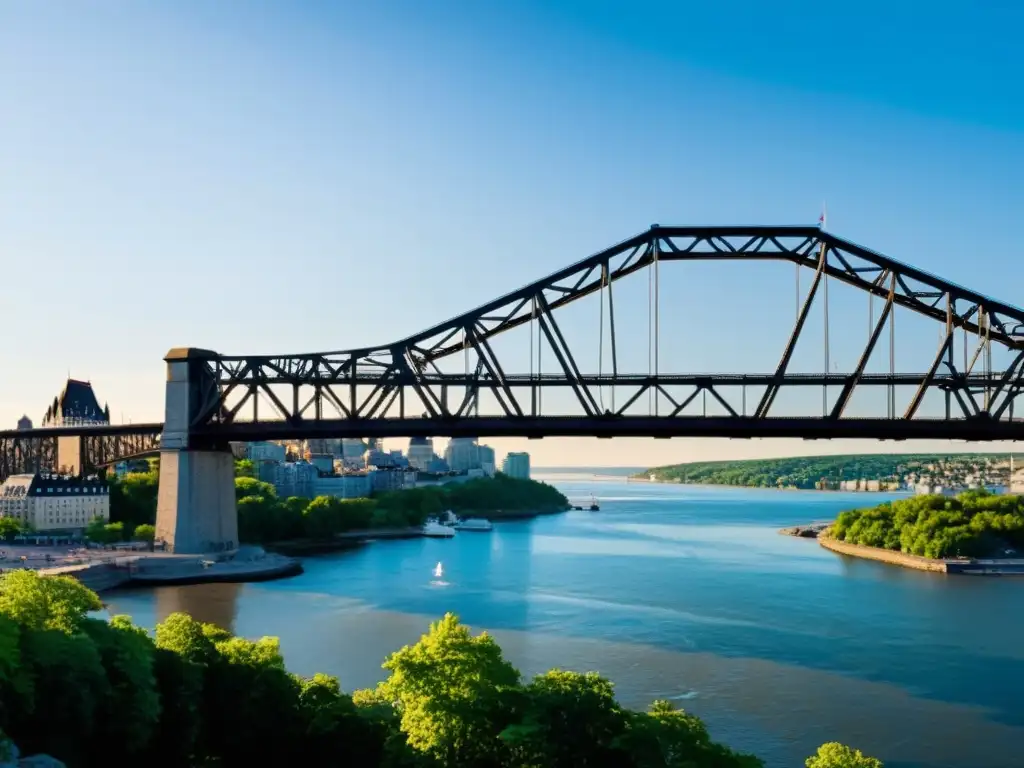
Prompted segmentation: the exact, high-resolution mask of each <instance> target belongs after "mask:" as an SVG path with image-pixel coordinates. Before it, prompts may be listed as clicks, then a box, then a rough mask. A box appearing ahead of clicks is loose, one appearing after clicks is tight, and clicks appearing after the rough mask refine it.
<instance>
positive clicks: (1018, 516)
mask: <svg viewBox="0 0 1024 768" xmlns="http://www.w3.org/2000/svg"><path fill="white" fill-rule="evenodd" d="M829 535H830V536H831V537H832V538H834V539H837V540H839V541H848V542H850V543H851V544H862V545H864V546H868V547H882V548H884V549H892V550H896V551H899V552H905V553H907V554H912V555H920V556H922V557H933V558H943V557H985V556H991V555H996V554H1000V553H1002V552H1004V551H1005V550H1007V549H1013V550H1017V549H1021V548H1024V499H1022V498H1021V497H1020V496H997V495H994V494H991V493H988V492H986V491H981V490H972V491H966V492H965V493H962V494H960V495H959V496H957V497H956V498H950V497H948V496H925V495H922V496H913V497H911V498H909V499H900V500H898V501H892V502H885V503H884V504H879V505H878V506H876V507H869V508H867V509H854V510H849V511H847V512H843V513H842V514H840V515H839V517H838V518H837V519H836V522H835V523H834V524H833V525H832V527H831V528H830V529H829Z"/></svg>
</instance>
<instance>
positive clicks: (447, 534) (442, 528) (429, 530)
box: [421, 520, 455, 539]
mask: <svg viewBox="0 0 1024 768" xmlns="http://www.w3.org/2000/svg"><path fill="white" fill-rule="evenodd" d="M421 530H422V532H423V535H424V536H427V537H428V538H432V539H450V538H451V537H452V536H454V535H455V529H454V528H452V527H451V526H448V525H441V524H440V523H439V522H437V520H427V522H425V523H424V524H423V528H422V529H421Z"/></svg>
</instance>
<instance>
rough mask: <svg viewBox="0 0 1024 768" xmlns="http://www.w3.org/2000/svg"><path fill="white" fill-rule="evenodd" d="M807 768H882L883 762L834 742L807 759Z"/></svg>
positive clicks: (825, 745)
mask: <svg viewBox="0 0 1024 768" xmlns="http://www.w3.org/2000/svg"><path fill="white" fill-rule="evenodd" d="M804 765H806V766H807V768H882V762H881V761H880V760H878V759H876V758H874V757H867V756H866V755H863V754H861V751H860V750H859V749H856V750H855V749H851V748H850V747H848V746H846V745H845V744H840V743H839V742H836V741H832V742H829V743H828V744H822V745H821V746H820V747H818V751H817V752H816V753H815V754H814V755H812V756H811V757H808V758H807V761H806V762H805V763H804Z"/></svg>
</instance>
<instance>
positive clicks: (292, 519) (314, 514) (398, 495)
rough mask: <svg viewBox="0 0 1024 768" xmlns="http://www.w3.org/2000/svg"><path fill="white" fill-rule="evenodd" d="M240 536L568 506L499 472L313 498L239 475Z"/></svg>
mask: <svg viewBox="0 0 1024 768" xmlns="http://www.w3.org/2000/svg"><path fill="white" fill-rule="evenodd" d="M235 493H236V496H237V498H238V535H239V538H240V539H241V540H242V541H246V542H255V543H267V542H273V541H284V540H287V539H300V538H303V539H320V540H323V539H329V538H331V537H332V536H334V535H335V534H337V533H344V532H346V531H358V530H366V529H371V528H401V527H406V526H419V525H422V524H423V521H424V520H426V518H427V517H429V516H430V515H437V514H440V513H442V512H444V511H445V510H449V509H450V510H452V511H453V512H456V513H459V514H462V515H464V516H465V515H482V516H485V517H489V518H492V519H500V518H502V517H505V516H514V515H521V514H523V513H530V512H538V513H544V512H554V511H561V510H564V509H567V508H568V500H567V499H566V498H565V496H563V495H562V494H561V493H559V491H557V490H556V489H555V488H554V487H552V486H550V485H547V484H546V483H539V482H536V481H534V480H520V479H516V478H511V477H508V476H507V475H503V474H500V473H499V474H497V475H495V476H494V477H493V478H489V477H488V478H474V479H472V480H467V481H466V482H461V483H459V482H453V483H447V484H445V485H432V486H426V487H419V488H408V489H405V490H400V491H391V492H389V493H381V494H376V495H374V496H373V497H372V498H369V499H339V498H335V497H333V496H320V497H317V498H315V499H313V500H309V499H301V498H298V497H294V496H293V497H291V498H288V499H283V500H282V499H279V498H277V495H276V493H275V492H274V488H273V486H272V485H270V484H269V483H263V482H260V481H259V480H255V479H253V478H250V477H239V478H236V480H235Z"/></svg>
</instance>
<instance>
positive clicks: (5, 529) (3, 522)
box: [0, 517, 21, 541]
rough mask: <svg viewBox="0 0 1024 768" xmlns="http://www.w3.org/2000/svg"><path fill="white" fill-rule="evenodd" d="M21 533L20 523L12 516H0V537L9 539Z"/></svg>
mask: <svg viewBox="0 0 1024 768" xmlns="http://www.w3.org/2000/svg"><path fill="white" fill-rule="evenodd" d="M19 533H21V523H19V522H18V521H17V520H15V519H14V518H13V517H0V539H3V540H4V541H10V540H11V539H13V538H14V537H15V536H17V535H18V534H19Z"/></svg>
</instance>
